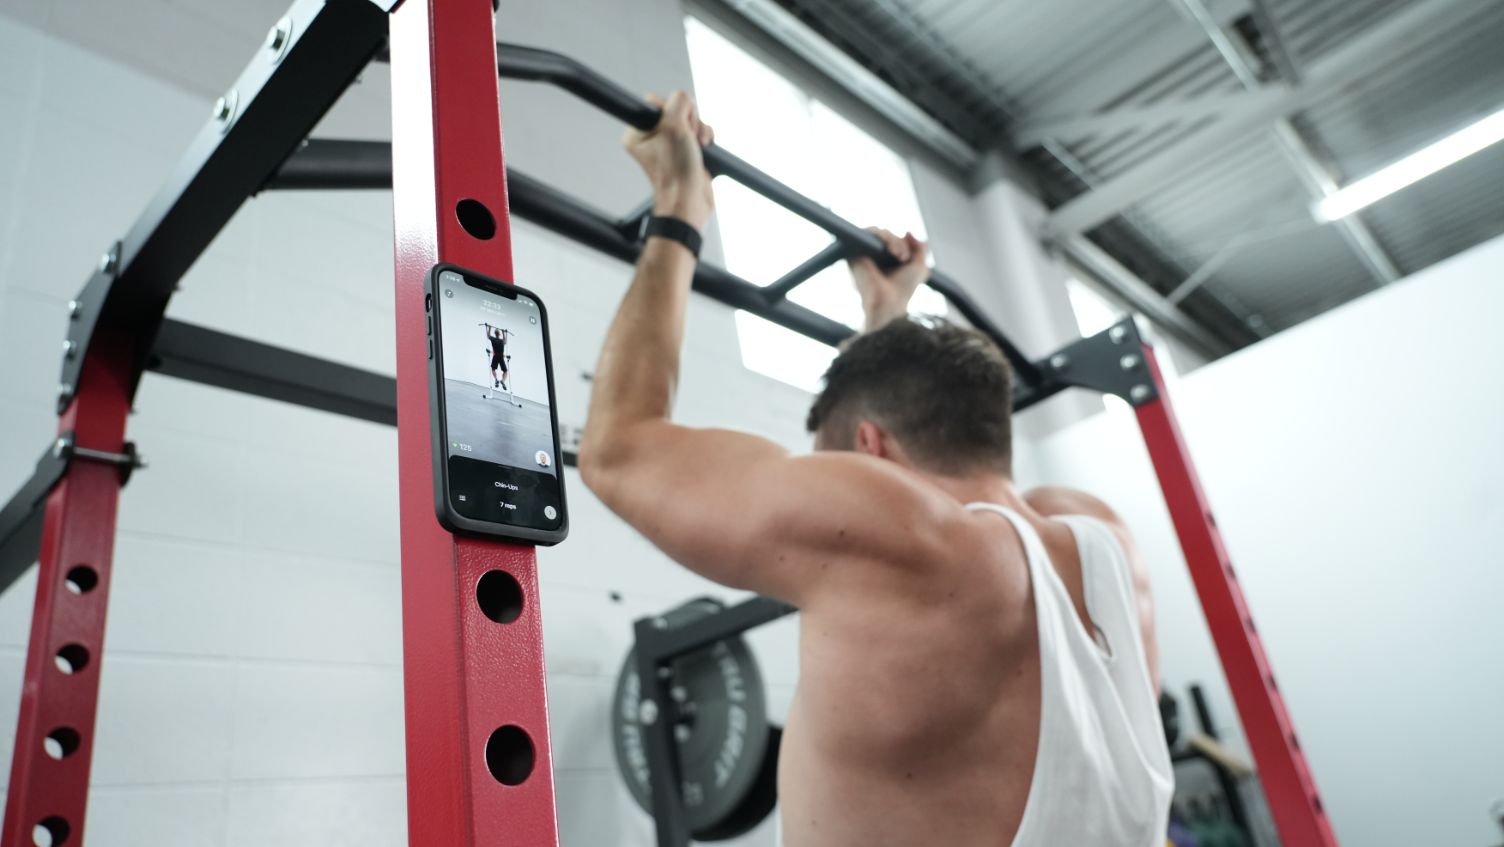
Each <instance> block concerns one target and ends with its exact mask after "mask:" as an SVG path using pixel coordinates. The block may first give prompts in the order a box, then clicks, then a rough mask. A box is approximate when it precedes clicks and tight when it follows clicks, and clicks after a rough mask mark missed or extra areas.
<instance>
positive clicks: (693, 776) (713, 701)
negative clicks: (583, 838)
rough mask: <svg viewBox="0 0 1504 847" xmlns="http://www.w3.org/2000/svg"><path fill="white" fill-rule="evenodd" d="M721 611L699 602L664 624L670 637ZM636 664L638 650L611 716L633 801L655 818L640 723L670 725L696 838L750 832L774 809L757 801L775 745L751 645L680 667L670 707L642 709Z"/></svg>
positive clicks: (684, 659) (733, 644)
mask: <svg viewBox="0 0 1504 847" xmlns="http://www.w3.org/2000/svg"><path fill="white" fill-rule="evenodd" d="M722 608H723V605H722V604H721V603H719V602H717V601H715V600H712V599H709V598H700V599H696V600H691V601H690V602H688V603H685V604H684V605H682V606H680V607H678V608H676V609H673V610H672V611H669V612H667V613H666V614H664V615H663V618H664V619H665V622H666V623H667V625H668V627H669V628H670V629H672V628H674V627H678V626H683V625H685V624H687V623H689V622H691V621H695V620H699V619H700V618H703V617H706V616H708V615H712V614H715V613H716V612H718V611H720V610H721V609H722ZM636 661H637V655H636V650H635V649H634V650H633V651H631V652H629V653H628V654H627V658H626V661H625V662H624V663H623V664H622V669H621V673H620V674H619V675H618V676H617V680H616V695H615V697H614V699H613V700H612V704H613V705H612V714H611V736H612V741H613V746H614V748H615V751H616V765H617V769H618V771H620V773H621V775H622V779H623V780H625V782H626V784H627V789H628V791H630V792H631V794H632V797H633V799H635V800H636V801H637V804H638V805H639V806H641V807H642V808H643V809H644V810H645V811H647V812H648V813H649V814H651V813H652V796H651V793H652V792H651V788H650V786H649V782H648V764H647V751H646V748H645V746H644V738H643V724H642V721H643V720H644V719H645V718H646V719H649V720H664V719H667V720H671V721H673V725H674V727H675V738H676V740H677V741H678V747H679V775H680V780H681V790H682V796H683V797H684V807H685V811H686V812H687V814H688V818H689V829H690V832H691V834H693V835H694V837H695V838H696V839H698V840H701V841H709V840H719V839H725V838H731V837H734V836H735V835H737V834H740V832H745V831H746V830H747V829H751V827H752V826H755V825H756V824H757V823H758V822H759V821H761V820H762V818H763V817H766V816H767V813H768V811H771V810H772V803H771V802H767V801H766V799H765V798H763V797H761V796H760V793H761V794H767V793H768V792H767V791H766V787H765V786H764V785H762V784H761V783H760V782H759V780H762V782H763V783H765V782H766V781H767V779H768V774H767V773H765V772H764V771H765V768H764V765H765V762H766V760H767V759H768V758H769V757H768V747H769V737H770V727H769V725H768V715H767V696H766V693H765V691H764V689H763V682H762V673H761V671H759V670H758V667H757V661H756V659H754V658H753V656H752V651H751V649H750V648H748V647H747V643H746V642H745V641H744V640H742V639H741V638H740V637H736V638H727V639H724V640H722V641H717V642H716V643H714V644H712V645H710V646H709V647H707V648H705V649H702V650H699V651H696V652H694V653H690V654H687V655H684V656H680V657H679V658H678V659H675V660H674V661H673V663H672V665H671V667H672V668H673V672H674V673H673V678H672V679H671V680H670V691H671V695H672V696H671V697H670V698H669V699H670V702H669V703H667V704H664V703H658V704H654V705H652V706H646V705H645V704H644V703H643V697H642V682H641V680H639V679H638V676H637V664H636ZM775 749H776V748H775ZM775 761H776V760H775ZM759 789H761V792H759ZM748 803H751V806H749V805H748ZM762 805H766V807H767V808H766V809H765V810H764V811H763V812H762V814H761V815H758V816H757V818H756V819H755V820H752V821H751V823H750V824H748V823H746V818H748V817H749V816H750V815H751V813H752V811H753V808H752V807H756V806H762ZM733 829H735V830H737V831H736V832H732V831H731V830H733ZM728 833H729V834H728Z"/></svg>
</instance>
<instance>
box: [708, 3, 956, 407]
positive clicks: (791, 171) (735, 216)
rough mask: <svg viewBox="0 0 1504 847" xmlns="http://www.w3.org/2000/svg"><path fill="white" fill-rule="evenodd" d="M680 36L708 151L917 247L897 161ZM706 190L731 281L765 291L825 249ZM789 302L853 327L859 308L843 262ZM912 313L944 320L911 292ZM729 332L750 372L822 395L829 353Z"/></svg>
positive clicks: (809, 234) (770, 81)
mask: <svg viewBox="0 0 1504 847" xmlns="http://www.w3.org/2000/svg"><path fill="white" fill-rule="evenodd" d="M684 30H685V37H686V41H687V43H688V45H689V59H690V67H691V69H692V70H693V72H694V80H695V93H696V94H697V95H698V97H699V103H700V111H701V114H703V115H704V117H705V120H706V122H707V123H709V124H711V125H712V126H714V127H715V136H716V142H717V143H720V144H724V145H725V146H726V147H727V148H729V149H732V150H735V151H736V152H737V153H738V154H740V155H742V156H744V157H745V158H747V159H748V160H749V161H751V162H753V163H754V164H756V165H757V166H758V167H759V168H761V169H763V170H764V171H766V172H767V173H769V174H771V175H772V176H774V177H776V178H778V179H779V180H782V181H783V182H785V183H787V184H789V185H790V186H793V187H794V188H795V189H797V190H799V191H800V192H802V193H803V194H805V195H807V196H809V197H811V198H813V199H814V200H816V201H818V202H820V203H823V204H824V205H825V206H826V207H828V208H829V209H830V210H831V211H833V212H835V213H836V214H838V215H840V216H841V217H844V218H846V219H847V220H850V221H854V222H856V223H858V224H861V225H863V226H865V225H868V224H872V225H877V226H885V227H887V228H889V229H893V230H897V231H899V232H903V231H905V230H907V231H910V232H913V233H914V234H915V235H917V236H919V237H920V238H925V237H926V230H925V226H924V218H923V217H922V216H921V214H920V212H919V200H918V198H917V197H916V196H915V193H914V182H913V178H912V177H911V176H910V174H909V167H908V163H907V162H905V161H904V160H903V158H902V157H901V156H899V155H898V154H897V153H894V152H893V151H892V150H891V149H889V148H888V147H886V146H885V145H883V144H882V142H880V141H878V140H877V139H875V138H873V137H872V136H871V135H868V134H867V133H865V132H863V131H862V130H861V129H859V128H858V127H857V126H856V125H854V124H852V123H851V122H850V121H848V120H846V119H845V118H843V117H841V116H840V115H839V114H837V113H836V112H835V111H833V110H832V109H830V108H829V107H827V106H826V105H825V104H823V103H821V102H820V101H818V100H815V99H814V98H813V97H811V96H810V95H809V94H807V93H806V92H805V91H804V90H803V89H802V88H800V87H799V86H797V85H795V84H794V83H793V82H791V81H789V80H788V79H786V78H784V77H783V76H781V75H779V74H778V73H777V72H776V71H774V70H773V69H771V68H769V67H768V66H766V65H764V64H763V63H762V62H760V61H758V60H757V59H755V58H754V57H752V56H751V55H749V54H748V53H747V52H746V51H744V50H742V49H741V48H740V47H738V46H736V45H735V44H733V43H732V42H731V41H729V40H728V39H726V38H725V37H724V36H722V35H721V34H720V33H718V32H716V31H715V30H713V29H711V28H710V27H708V26H706V25H705V24H704V23H702V22H701V21H699V20H697V19H695V18H692V17H691V18H685V22H684ZM714 186H715V205H716V218H717V219H718V221H719V223H720V234H721V246H722V249H723V250H724V252H725V258H726V269H727V270H729V271H731V272H732V273H734V274H736V275H737V276H740V277H742V278H744V279H747V280H749V281H751V282H754V283H757V284H758V285H768V284H770V283H772V282H773V281H774V280H776V279H777V278H778V277H780V276H782V275H783V274H784V273H786V272H788V271H790V270H792V269H793V268H794V267H795V266H796V265H798V264H799V263H800V262H803V261H804V260H805V259H808V258H809V257H810V256H813V255H814V254H815V253H818V252H819V251H820V250H822V249H824V248H825V246H826V245H828V244H829V243H830V240H831V238H830V236H829V235H828V234H827V233H825V232H824V231H823V230H821V229H820V228H819V227H816V226H815V225H814V224H811V223H809V222H807V221H805V220H804V219H802V218H800V217H798V216H796V215H793V214H791V213H789V212H787V211H785V210H784V209H783V208H781V207H779V206H777V205H776V204H774V203H773V202H772V201H770V200H767V199H765V198H763V197H761V196H760V195H758V194H755V193H753V192H752V191H750V190H748V189H746V188H744V187H742V186H741V185H740V184H739V183H736V182H734V181H732V180H729V179H724V178H722V179H716V180H715V182H714ZM932 258H933V254H932ZM789 299H790V300H791V301H793V302H795V303H798V304H799V305H801V306H804V307H805V308H808V309H812V310H814V311H816V312H819V313H820V314H822V315H825V316H826V317H828V318H830V319H832V320H835V321H840V322H842V323H844V324H846V325H848V326H850V327H852V328H853V329H860V328H861V325H862V307H861V299H860V298H859V297H858V296H857V293H856V290H855V289H854V288H853V287H852V284H851V275H850V274H849V273H847V271H846V266H845V265H844V264H839V265H836V266H833V267H830V268H827V269H826V270H824V271H823V272H821V273H819V274H817V275H816V276H814V277H813V278H811V279H810V280H809V281H808V282H806V283H804V284H803V285H801V286H799V287H798V288H795V289H794V290H793V292H791V293H790V294H789ZM912 309H913V311H915V312H919V313H924V314H931V315H944V314H946V313H947V311H948V306H947V304H946V302H945V298H943V297H941V296H940V295H939V293H937V292H935V291H934V290H933V289H929V288H921V289H920V290H919V292H918V293H917V294H916V295H915V296H914V301H913V304H912ZM736 326H737V339H738V341H739V343H740V345H741V354H742V363H743V364H744V365H745V366H746V367H747V368H748V369H749V370H753V371H756V372H757V373H761V374H763V375H765V376H770V377H772V378H774V379H778V380H781V381H783V382H786V383H788V384H790V385H794V386H797V387H799V388H802V389H804V390H806V391H812V392H813V391H818V390H819V389H820V377H821V376H823V375H824V373H825V369H826V368H827V367H829V366H830V361H831V359H833V358H834V357H835V353H836V351H835V348H833V347H830V346H827V345H825V344H821V343H819V342H817V341H813V340H811V339H809V338H805V337H804V336H801V335H799V334H797V333H795V332H792V331H790V330H787V329H784V328H783V327H780V326H778V325H776V324H773V323H771V322H769V321H766V320H763V319H762V318H759V317H756V316H754V315H751V314H748V313H746V312H738V313H737V315H736Z"/></svg>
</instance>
